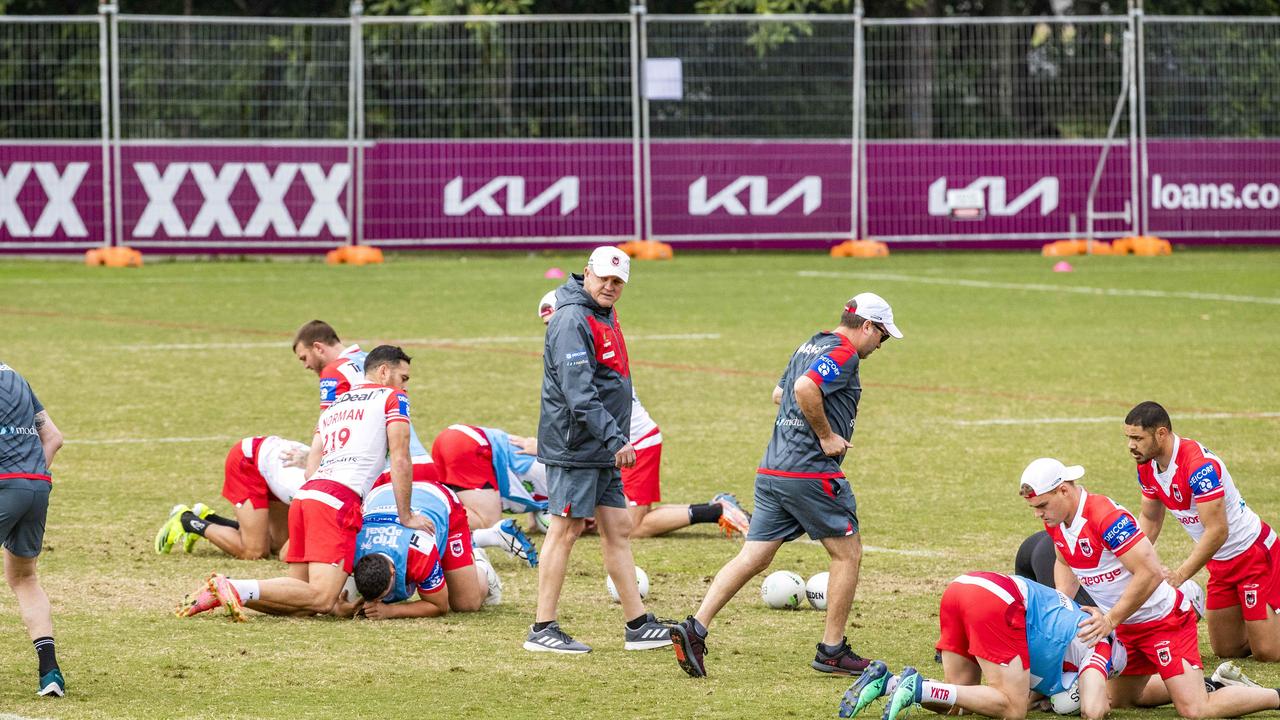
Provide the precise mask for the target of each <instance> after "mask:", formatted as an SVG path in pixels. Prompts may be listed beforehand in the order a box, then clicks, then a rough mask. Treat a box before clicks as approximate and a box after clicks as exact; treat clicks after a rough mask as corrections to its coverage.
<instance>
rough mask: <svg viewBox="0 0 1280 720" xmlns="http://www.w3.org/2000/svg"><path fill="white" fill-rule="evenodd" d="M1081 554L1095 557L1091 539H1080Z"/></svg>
mask: <svg viewBox="0 0 1280 720" xmlns="http://www.w3.org/2000/svg"><path fill="white" fill-rule="evenodd" d="M1080 554H1081V555H1084V556H1085V557H1093V545H1092V544H1091V543H1090V542H1089V538H1080Z"/></svg>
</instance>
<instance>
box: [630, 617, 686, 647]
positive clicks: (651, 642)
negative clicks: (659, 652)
mask: <svg viewBox="0 0 1280 720" xmlns="http://www.w3.org/2000/svg"><path fill="white" fill-rule="evenodd" d="M644 617H645V622H644V624H643V625H641V626H640V627H638V628H636V629H635V630H632V629H631V628H630V627H628V628H627V629H626V633H625V634H624V636H623V639H624V643H623V646H622V648H623V649H624V650H656V649H658V648H661V647H666V646H668V645H670V644H671V626H672V625H673V624H674V623H673V622H663V621H661V620H659V619H658V618H657V617H656V616H655V615H654V614H653V613H647V614H645V616H644Z"/></svg>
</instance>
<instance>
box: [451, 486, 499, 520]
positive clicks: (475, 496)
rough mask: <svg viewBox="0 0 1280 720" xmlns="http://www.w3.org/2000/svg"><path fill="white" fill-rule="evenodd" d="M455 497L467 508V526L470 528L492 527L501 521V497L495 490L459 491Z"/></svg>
mask: <svg viewBox="0 0 1280 720" xmlns="http://www.w3.org/2000/svg"><path fill="white" fill-rule="evenodd" d="M457 495H458V500H460V501H462V505H463V506H464V507H466V508H467V524H468V525H470V526H471V527H473V528H487V527H493V525H494V524H495V523H497V522H498V521H499V520H501V519H502V496H501V495H499V494H498V491H497V490H459V491H458V492H457Z"/></svg>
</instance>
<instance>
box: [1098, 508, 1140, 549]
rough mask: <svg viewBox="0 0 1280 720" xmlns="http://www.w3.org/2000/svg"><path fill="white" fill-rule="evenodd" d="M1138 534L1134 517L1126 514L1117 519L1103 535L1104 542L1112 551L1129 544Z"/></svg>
mask: <svg viewBox="0 0 1280 720" xmlns="http://www.w3.org/2000/svg"><path fill="white" fill-rule="evenodd" d="M1137 534H1138V526H1137V525H1135V524H1134V522H1133V517H1132V516H1130V515H1128V514H1125V515H1121V516H1120V517H1119V518H1117V519H1116V521H1115V522H1113V523H1111V527H1109V528H1107V531H1106V532H1104V533H1102V541H1103V542H1105V543H1106V544H1107V546H1108V547H1110V548H1111V549H1112V550H1115V549H1117V548H1119V547H1121V546H1122V545H1124V544H1125V543H1126V542H1129V540H1130V538H1132V537H1134V536H1135V535H1137Z"/></svg>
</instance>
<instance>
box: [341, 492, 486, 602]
mask: <svg viewBox="0 0 1280 720" xmlns="http://www.w3.org/2000/svg"><path fill="white" fill-rule="evenodd" d="M411 506H412V507H413V511H414V512H415V513H418V514H420V515H424V516H426V517H428V518H430V519H431V521H432V523H433V524H434V525H435V526H436V528H437V531H436V532H428V531H426V530H411V529H409V528H406V527H404V526H403V525H401V524H400V523H399V522H397V521H396V504H395V497H394V496H393V493H392V489H391V487H390V486H389V485H383V486H382V487H379V488H376V489H375V490H373V492H371V493H370V494H369V497H367V498H365V504H364V527H362V528H361V529H360V535H359V536H358V537H357V538H356V562H355V571H354V573H353V577H354V579H355V587H356V591H357V592H358V593H359V594H360V599H356V598H347V599H346V602H339V603H338V607H337V608H336V609H335V611H334V614H336V615H342V616H345V617H350V616H351V615H353V614H356V613H359V614H361V615H363V616H364V617H368V618H372V619H375V620H385V619H389V618H400V617H439V616H441V615H444V614H445V613H447V612H448V611H449V610H455V611H460V612H470V611H474V610H479V609H480V606H481V605H482V604H489V605H495V604H497V603H499V602H501V600H502V583H501V581H500V580H498V576H497V574H496V573H494V572H493V568H492V566H490V565H489V560H488V558H486V557H485V556H484V554H483V553H484V551H483V550H479V549H478V548H477V549H475V550H474V551H473V549H472V547H471V539H470V530H469V528H468V527H467V516H466V513H465V511H464V509H463V507H462V505H461V504H460V503H459V502H458V498H457V496H456V495H454V494H453V492H452V491H450V490H449V489H448V488H445V487H442V486H440V485H438V484H436V483H432V482H416V483H414V484H413V495H412V500H411ZM348 585H350V583H348ZM415 593H416V594H417V597H418V599H417V600H412V599H411V598H412V597H413V596H414V594H415ZM353 600H354V602H353Z"/></svg>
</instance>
